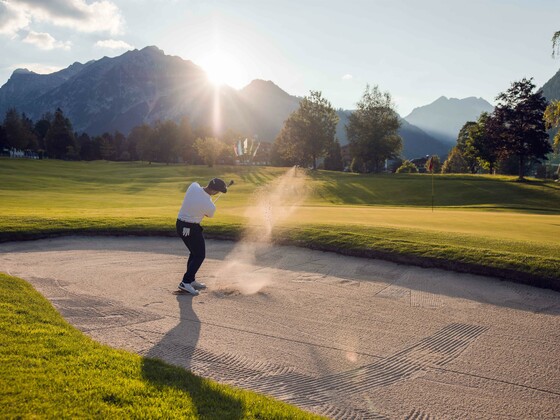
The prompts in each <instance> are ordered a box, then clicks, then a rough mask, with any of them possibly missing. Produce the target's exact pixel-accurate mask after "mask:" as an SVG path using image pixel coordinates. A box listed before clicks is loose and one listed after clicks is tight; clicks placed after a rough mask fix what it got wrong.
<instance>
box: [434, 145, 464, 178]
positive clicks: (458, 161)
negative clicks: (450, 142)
mask: <svg viewBox="0 0 560 420" xmlns="http://www.w3.org/2000/svg"><path fill="white" fill-rule="evenodd" d="M441 172H442V173H444V174H464V173H467V172H469V167H468V165H467V162H465V159H463V155H462V154H461V150H460V149H459V148H458V147H457V146H455V147H454V148H453V149H451V152H450V153H449V156H448V157H447V159H446V160H445V162H444V163H443V167H442V168H441Z"/></svg>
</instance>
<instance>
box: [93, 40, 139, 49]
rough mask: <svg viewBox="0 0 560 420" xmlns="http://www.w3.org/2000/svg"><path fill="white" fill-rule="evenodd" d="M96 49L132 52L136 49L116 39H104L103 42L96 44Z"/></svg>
mask: <svg viewBox="0 0 560 420" xmlns="http://www.w3.org/2000/svg"><path fill="white" fill-rule="evenodd" d="M95 46H96V47H100V48H109V49H111V50H130V49H133V48H134V47H133V46H132V45H130V44H128V43H127V42H124V41H117V40H115V39H104V40H103V41H97V42H96V43H95Z"/></svg>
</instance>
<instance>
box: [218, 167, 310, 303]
mask: <svg viewBox="0 0 560 420" xmlns="http://www.w3.org/2000/svg"><path fill="white" fill-rule="evenodd" d="M308 194H309V183H308V182H307V177H306V175H305V171H304V170H303V169H301V168H297V167H293V168H291V169H289V170H288V171H287V172H286V173H285V174H284V175H282V176H281V177H279V178H278V179H276V180H275V181H274V182H273V183H271V184H268V185H266V186H264V187H261V188H259V189H258V190H257V191H255V194H254V196H253V200H252V201H253V202H254V205H252V206H249V207H248V208H247V210H246V212H245V216H246V217H247V218H248V219H249V224H248V225H247V227H246V228H245V230H244V232H243V237H242V239H241V241H239V242H238V243H237V244H236V246H235V247H234V249H233V250H232V251H231V252H230V253H229V255H228V256H227V257H226V259H225V263H224V265H223V266H222V267H221V268H220V269H219V270H218V272H216V283H215V286H216V289H217V290H219V291H224V292H239V293H242V294H247V295H249V294H254V293H257V292H259V291H260V290H261V289H262V288H263V287H265V286H267V285H268V284H270V283H271V281H272V280H271V277H270V274H269V273H267V271H266V267H259V264H258V260H259V254H261V255H262V254H263V253H266V251H267V250H268V248H269V247H270V244H271V238H272V232H273V229H274V227H275V226H277V225H278V224H281V223H282V222H284V221H287V220H288V219H289V218H290V216H291V215H292V214H293V212H294V211H295V210H296V209H297V208H298V206H299V205H301V203H302V202H303V201H304V200H305V199H306V197H307V196H308Z"/></svg>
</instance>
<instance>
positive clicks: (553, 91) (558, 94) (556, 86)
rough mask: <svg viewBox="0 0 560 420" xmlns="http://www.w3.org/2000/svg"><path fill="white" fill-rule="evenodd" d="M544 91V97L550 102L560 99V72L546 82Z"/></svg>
mask: <svg viewBox="0 0 560 420" xmlns="http://www.w3.org/2000/svg"><path fill="white" fill-rule="evenodd" d="M541 89H542V93H543V95H544V97H545V98H546V99H547V100H548V101H553V100H555V99H556V100H558V99H560V70H558V72H557V73H556V74H555V75H554V76H552V77H551V78H550V80H549V81H548V82H546V83H545V84H544V85H543V87H542V88H541Z"/></svg>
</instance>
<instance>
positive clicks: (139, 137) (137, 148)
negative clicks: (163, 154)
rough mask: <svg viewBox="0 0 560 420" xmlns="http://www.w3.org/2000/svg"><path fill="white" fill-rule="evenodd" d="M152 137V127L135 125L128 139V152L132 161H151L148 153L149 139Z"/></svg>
mask: <svg viewBox="0 0 560 420" xmlns="http://www.w3.org/2000/svg"><path fill="white" fill-rule="evenodd" d="M151 136H152V127H150V126H149V125H148V124H142V125H137V126H136V127H134V128H133V129H132V130H131V131H130V133H129V135H128V137H127V143H128V152H129V153H130V158H131V159H132V160H148V161H151V160H152V159H153V157H152V155H151V153H150V139H151Z"/></svg>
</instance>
